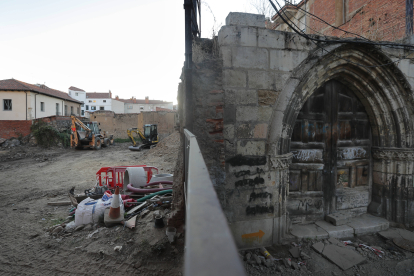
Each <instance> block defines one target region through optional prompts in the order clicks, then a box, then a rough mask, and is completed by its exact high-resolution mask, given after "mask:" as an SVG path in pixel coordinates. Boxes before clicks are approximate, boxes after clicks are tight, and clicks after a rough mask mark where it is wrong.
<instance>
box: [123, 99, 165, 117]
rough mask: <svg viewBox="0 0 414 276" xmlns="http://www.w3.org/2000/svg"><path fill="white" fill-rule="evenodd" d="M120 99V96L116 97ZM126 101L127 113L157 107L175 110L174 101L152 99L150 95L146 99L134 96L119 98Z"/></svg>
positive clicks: (152, 109) (154, 109) (151, 109)
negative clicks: (126, 98)
mask: <svg viewBox="0 0 414 276" xmlns="http://www.w3.org/2000/svg"><path fill="white" fill-rule="evenodd" d="M116 99H119V98H116ZM119 101H122V102H124V103H125V107H124V108H125V111H124V112H125V113H141V112H144V111H156V109H157V107H159V108H165V109H169V110H173V103H172V102H164V101H160V100H150V99H149V97H148V96H147V97H145V99H143V100H141V99H137V98H135V97H132V98H131V99H128V100H124V99H119Z"/></svg>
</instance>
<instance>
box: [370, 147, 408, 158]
mask: <svg viewBox="0 0 414 276" xmlns="http://www.w3.org/2000/svg"><path fill="white" fill-rule="evenodd" d="M372 157H373V158H374V159H380V160H396V161H414V149H406V148H405V149H403V148H379V147H373V148H372Z"/></svg>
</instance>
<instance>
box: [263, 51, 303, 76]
mask: <svg viewBox="0 0 414 276" xmlns="http://www.w3.org/2000/svg"><path fill="white" fill-rule="evenodd" d="M307 57H308V53H306V52H302V51H286V50H270V69H273V70H279V71H285V72H289V71H292V70H293V69H295V68H296V67H297V66H298V65H299V64H300V63H301V62H302V61H304V60H305V59H306V58H307Z"/></svg>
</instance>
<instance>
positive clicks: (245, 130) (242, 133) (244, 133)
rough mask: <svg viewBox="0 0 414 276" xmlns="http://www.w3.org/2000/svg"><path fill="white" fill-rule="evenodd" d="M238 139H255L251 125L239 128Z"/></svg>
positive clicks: (243, 125)
mask: <svg viewBox="0 0 414 276" xmlns="http://www.w3.org/2000/svg"><path fill="white" fill-rule="evenodd" d="M237 138H244V139H246V138H253V135H252V132H251V126H250V124H242V125H239V126H238V127H237Z"/></svg>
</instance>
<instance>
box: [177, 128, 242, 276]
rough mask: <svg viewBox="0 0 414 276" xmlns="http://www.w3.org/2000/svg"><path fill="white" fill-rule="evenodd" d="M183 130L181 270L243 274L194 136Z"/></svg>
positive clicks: (198, 273)
mask: <svg viewBox="0 0 414 276" xmlns="http://www.w3.org/2000/svg"><path fill="white" fill-rule="evenodd" d="M184 134H185V143H184V145H185V185H184V189H185V201H186V235H185V254H184V274H185V275H186V276H192V275H197V276H202V275H216V276H217V275H226V276H230V275H238V276H240V275H246V274H245V271H244V267H243V264H242V262H241V260H240V257H239V254H238V252H237V247H236V244H235V243H234V239H233V236H232V234H231V232H230V228H229V226H228V224H227V219H226V217H225V216H224V214H223V210H222V209H221V205H220V202H219V200H218V198H217V194H216V191H215V189H214V187H213V183H212V182H211V179H210V174H209V172H208V170H207V167H206V164H205V162H204V159H203V156H202V154H201V151H200V148H199V146H198V143H197V139H196V137H195V136H194V135H193V134H192V133H191V132H189V131H188V130H186V129H185V130H184Z"/></svg>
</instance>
